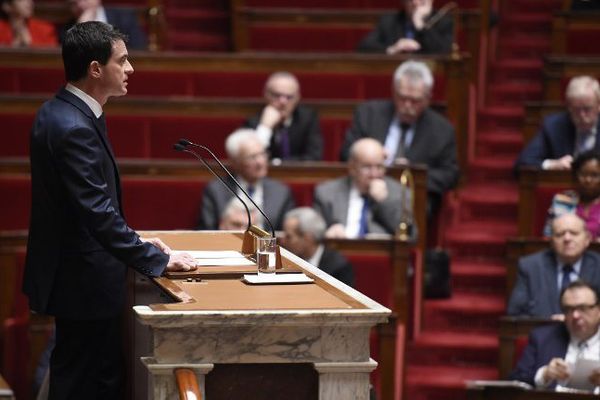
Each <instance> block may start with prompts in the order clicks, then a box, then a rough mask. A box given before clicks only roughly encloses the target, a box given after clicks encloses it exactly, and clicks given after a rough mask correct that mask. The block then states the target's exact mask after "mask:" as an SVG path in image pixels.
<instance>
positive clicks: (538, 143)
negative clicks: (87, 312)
mask: <svg viewBox="0 0 600 400" xmlns="http://www.w3.org/2000/svg"><path fill="white" fill-rule="evenodd" d="M599 133H600V119H599V120H598V125H597V127H596V136H597V137H596V151H600V137H598V134H599ZM576 135H577V132H576V131H575V125H574V124H573V121H572V120H571V117H570V116H569V113H568V112H566V111H563V112H560V113H556V114H552V115H549V116H547V117H546V118H544V121H543V122H542V126H541V128H540V130H539V131H538V133H537V134H536V135H535V136H534V137H533V139H531V141H530V142H529V143H528V144H527V146H526V147H525V148H524V149H523V151H521V154H520V155H519V158H517V161H516V162H515V169H516V168H518V167H521V166H525V165H529V166H534V167H540V168H541V167H542V163H543V162H544V160H546V159H556V158H560V157H562V156H566V155H567V154H574V153H575V140H576Z"/></svg>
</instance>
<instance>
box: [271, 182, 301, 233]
mask: <svg viewBox="0 0 600 400" xmlns="http://www.w3.org/2000/svg"><path fill="white" fill-rule="evenodd" d="M295 206H296V202H295V201H294V196H293V195H292V191H291V190H290V188H288V187H287V186H285V200H284V202H283V206H282V208H281V212H280V213H279V215H278V218H277V222H276V226H275V227H274V228H275V229H276V230H282V229H283V218H284V216H285V214H286V213H287V212H288V211H290V210H292V209H293V208H294V207H295Z"/></svg>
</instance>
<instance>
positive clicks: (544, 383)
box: [510, 280, 600, 390]
mask: <svg viewBox="0 0 600 400" xmlns="http://www.w3.org/2000/svg"><path fill="white" fill-rule="evenodd" d="M560 305H561V309H562V312H563V313H564V316H565V320H564V323H560V324H553V325H548V326H542V327H540V328H537V329H534V330H533V331H532V332H531V334H530V335H529V343H528V345H527V347H526V348H525V350H524V352H523V355H522V356H521V359H520V360H519V362H518V364H517V366H516V368H515V370H514V371H513V372H512V373H511V375H510V379H516V380H519V381H523V382H526V383H529V384H531V385H535V386H536V387H538V388H556V389H557V390H560V389H561V388H562V387H569V386H571V385H572V384H573V383H572V382H570V378H571V375H572V373H573V367H574V365H575V364H576V362H577V360H579V359H586V360H595V361H600V333H599V332H598V327H599V326H600V306H599V305H598V292H597V291H596V289H594V288H593V287H592V286H590V285H588V284H587V283H585V282H583V281H579V280H577V281H574V282H571V283H570V284H569V285H568V286H567V287H566V288H565V289H563V291H562V293H561V296H560ZM588 381H589V383H590V385H594V386H598V385H600V369H595V370H593V371H592V372H591V374H590V375H589V376H588Z"/></svg>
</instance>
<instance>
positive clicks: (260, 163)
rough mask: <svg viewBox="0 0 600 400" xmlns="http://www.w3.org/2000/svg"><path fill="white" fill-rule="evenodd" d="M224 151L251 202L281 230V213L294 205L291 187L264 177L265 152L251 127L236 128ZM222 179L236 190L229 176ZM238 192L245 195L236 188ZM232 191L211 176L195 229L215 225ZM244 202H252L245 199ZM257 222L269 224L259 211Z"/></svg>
mask: <svg viewBox="0 0 600 400" xmlns="http://www.w3.org/2000/svg"><path fill="white" fill-rule="evenodd" d="M225 151H226V152H227V156H228V157H229V160H230V161H231V169H232V173H233V174H234V175H235V177H236V179H237V180H238V181H239V182H240V184H241V186H242V187H243V188H244V189H245V190H246V192H248V194H249V195H250V197H252V199H253V200H254V202H255V203H256V204H257V205H258V207H260V208H261V209H262V210H263V211H264V212H265V214H266V215H267V217H268V218H269V220H270V221H271V223H272V224H273V228H274V229H276V230H281V228H282V226H283V216H284V214H285V213H286V212H288V211H289V210H291V209H292V208H294V199H293V197H292V192H291V191H290V189H289V188H288V187H287V186H286V185H284V184H283V183H281V182H278V181H276V180H273V179H270V178H267V173H268V170H269V163H268V156H267V152H266V150H265V147H264V146H263V144H262V142H261V141H260V139H259V138H258V136H257V135H256V132H255V131H254V130H252V129H238V130H237V131H235V132H233V133H232V134H231V135H229V136H228V137H227V140H226V141H225ZM225 181H226V182H227V183H228V185H229V187H231V188H232V189H234V190H236V186H235V184H234V183H233V181H232V180H231V178H229V177H226V178H225ZM237 193H238V194H239V195H240V196H241V197H242V199H244V198H245V195H244V194H243V193H241V192H240V191H239V189H237ZM232 197H234V196H233V194H231V192H230V191H229V190H228V189H227V188H226V187H225V185H223V183H222V182H221V181H219V180H218V179H215V180H213V181H212V182H210V183H209V184H208V185H206V188H205V189H204V193H203V194H202V209H201V210H200V221H199V223H198V229H213V230H214V229H217V228H218V227H219V219H220V217H221V214H222V213H223V210H224V209H225V206H226V205H227V202H228V201H229V199H231V198H232ZM246 204H251V202H250V201H249V200H248V201H247V202H246ZM256 223H257V225H259V226H262V227H263V228H267V229H269V224H268V223H267V222H265V221H264V218H263V217H262V215H259V216H258V218H257V221H256Z"/></svg>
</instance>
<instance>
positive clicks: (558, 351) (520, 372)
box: [509, 323, 569, 386]
mask: <svg viewBox="0 0 600 400" xmlns="http://www.w3.org/2000/svg"><path fill="white" fill-rule="evenodd" d="M568 347H569V332H568V331H567V328H566V326H565V324H563V323H560V324H552V325H548V326H541V327H539V328H536V329H534V330H532V331H531V333H530V334H529V343H528V344H527V347H525V350H524V351H523V355H522V356H521V358H520V359H519V362H518V363H517V366H516V367H515V369H514V370H513V371H512V372H511V373H510V376H509V379H511V380H512V379H514V380H518V381H521V382H526V383H529V384H530V385H535V382H534V379H535V373H536V372H537V370H538V369H540V368H541V367H543V366H544V365H546V364H548V363H549V362H550V361H551V360H552V359H553V358H555V357H560V358H564V357H565V355H566V354H567V348H568ZM554 386H556V385H554Z"/></svg>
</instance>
